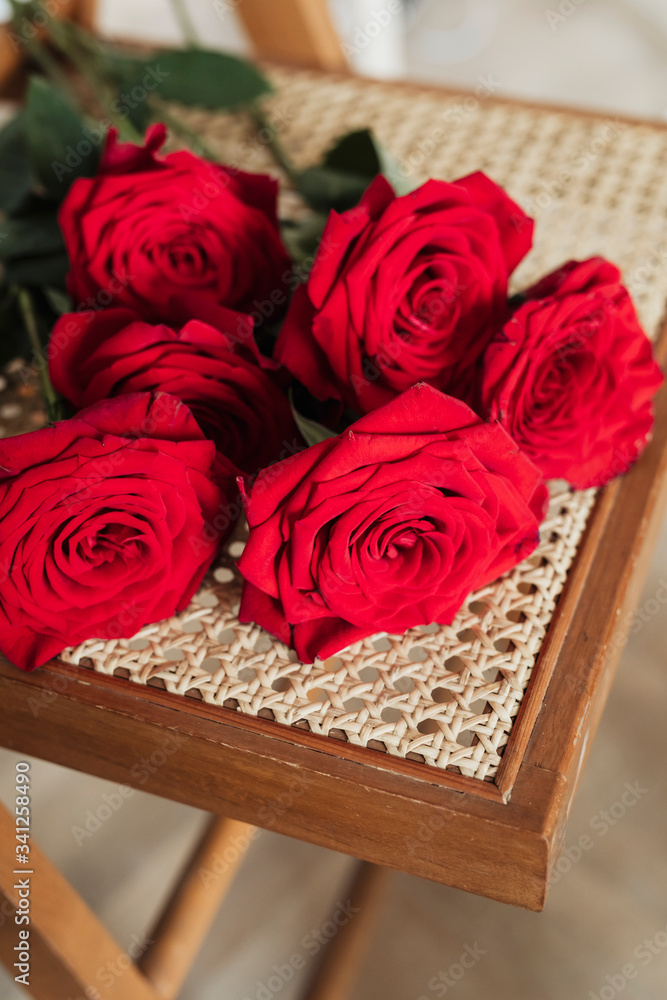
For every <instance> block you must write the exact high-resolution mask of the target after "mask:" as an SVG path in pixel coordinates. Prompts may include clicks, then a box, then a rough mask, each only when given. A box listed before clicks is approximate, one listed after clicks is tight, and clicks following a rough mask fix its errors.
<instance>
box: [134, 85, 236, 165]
mask: <svg viewBox="0 0 667 1000" xmlns="http://www.w3.org/2000/svg"><path fill="white" fill-rule="evenodd" d="M148 104H149V107H150V108H151V109H152V110H153V111H155V113H156V115H158V116H159V120H160V121H163V122H164V124H165V125H166V126H167V127H168V128H170V129H171V131H172V132H174V133H175V134H176V135H178V136H180V137H181V139H185V141H186V142H187V143H188V144H189V145H190V146H191V147H192V148H193V149H194V150H195V152H198V153H199V155H200V156H204V157H205V158H206V159H207V160H212V161H213V162H214V163H219V162H220V157H219V156H218V155H217V153H214V152H213V150H212V149H211V147H210V146H209V145H207V144H206V143H205V142H204V140H203V139H200V138H199V136H198V135H197V133H196V132H193V131H192V129H191V128H189V127H188V126H187V125H186V124H185V122H184V121H183V120H182V119H181V118H179V117H178V116H177V115H173V114H172V113H171V111H168V110H167V108H166V107H165V106H164V104H163V103H162V101H161V100H159V99H158V98H154V97H149V98H148Z"/></svg>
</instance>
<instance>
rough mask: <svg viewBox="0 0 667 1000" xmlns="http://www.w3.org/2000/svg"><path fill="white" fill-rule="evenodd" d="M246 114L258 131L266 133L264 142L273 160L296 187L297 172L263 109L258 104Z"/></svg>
mask: <svg viewBox="0 0 667 1000" xmlns="http://www.w3.org/2000/svg"><path fill="white" fill-rule="evenodd" d="M248 114H249V115H250V117H251V118H252V120H253V121H254V123H255V125H256V126H257V128H258V129H259V130H260V131H264V132H266V134H267V136H268V138H267V139H265V140H264V143H265V145H266V146H267V148H268V149H269V151H270V153H271V155H272V156H273V158H274V160H275V161H276V163H277V164H278V166H279V167H280V168H281V170H282V171H283V172H284V174H285V176H286V177H287V179H288V180H289V181H290V183H291V184H293V185H294V187H298V181H299V171H298V170H297V169H296V167H295V166H294V164H293V163H292V160H291V158H290V157H289V156H288V155H287V153H286V152H285V150H284V149H283V146H282V143H281V142H280V140H279V139H278V138H277V136H276V132H275V129H273V128H272V127H271V123H270V122H269V119H268V118H267V117H266V114H265V112H264V109H263V108H262V107H260V105H259V104H253V105H252V106H251V107H250V108H249V109H248Z"/></svg>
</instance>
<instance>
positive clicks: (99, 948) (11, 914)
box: [0, 803, 255, 1000]
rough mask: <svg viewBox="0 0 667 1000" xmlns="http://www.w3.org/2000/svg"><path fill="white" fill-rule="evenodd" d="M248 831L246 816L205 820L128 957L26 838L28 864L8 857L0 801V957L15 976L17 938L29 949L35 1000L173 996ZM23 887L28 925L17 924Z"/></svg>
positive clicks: (8, 828) (10, 848)
mask: <svg viewBox="0 0 667 1000" xmlns="http://www.w3.org/2000/svg"><path fill="white" fill-rule="evenodd" d="M254 836H255V828H254V827H252V826H248V825H247V824H246V823H239V822H237V821H236V820H232V819H225V818H222V817H217V816H214V817H212V818H211V820H210V822H209V825H208V827H207V829H206V831H205V833H204V835H203V837H202V839H201V840H200V842H199V845H198V846H197V848H196V849H195V851H194V853H193V855H192V856H191V857H190V859H189V861H188V862H187V864H186V866H185V868H184V871H183V874H182V875H181V877H180V879H179V880H178V883H177V884H176V887H175V889H174V891H173V893H172V895H171V898H170V900H169V902H168V904H167V906H166V907H165V909H164V911H163V913H162V915H161V916H160V918H159V920H158V922H157V925H156V927H155V929H154V931H153V933H152V934H151V935H149V940H150V941H151V944H150V946H149V948H148V949H147V950H146V951H145V952H144V954H143V956H142V957H141V959H140V961H139V963H138V964H135V963H134V961H132V958H131V957H130V956H129V955H127V954H125V953H124V951H123V949H122V948H121V947H120V945H118V944H117V943H116V942H115V941H114V939H113V938H112V936H111V935H110V934H109V932H108V931H107V930H106V928H105V927H104V926H103V925H102V924H101V923H100V921H99V920H98V919H97V917H96V916H95V914H94V913H93V912H92V910H90V909H89V907H88V906H87V905H86V904H85V903H84V901H83V900H82V899H81V897H80V896H79V895H78V894H77V893H76V892H75V891H74V889H73V888H72V887H71V886H70V884H69V883H68V882H67V881H66V880H65V879H64V878H63V876H62V875H61V874H60V873H59V872H58V871H57V869H56V868H54V866H53V865H52V864H51V862H50V861H49V859H48V858H47V857H46V856H45V855H44V854H42V852H41V851H40V850H39V848H38V847H37V846H36V845H35V844H34V842H33V841H30V854H29V859H30V864H29V866H28V865H21V864H20V862H18V861H17V860H16V858H17V855H18V852H17V851H16V846H17V841H16V822H15V819H14V817H13V816H12V815H11V814H10V813H9V811H8V810H7V809H6V808H5V806H4V805H2V803H0V961H1V962H2V964H3V965H4V966H5V967H6V968H7V970H8V971H9V972H10V974H11V975H12V976H13V977H15V976H17V975H19V974H20V972H21V971H22V970H21V969H19V968H17V967H15V965H14V963H15V962H17V961H18V960H19V956H20V953H19V950H18V949H17V946H19V945H21V946H22V947H23V948H24V949H25V950H26V951H27V952H28V953H29V955H30V958H29V963H28V964H29V966H30V971H29V976H28V980H29V983H28V992H29V993H30V995H31V996H33V997H35V1000H74V998H83V997H85V998H87V1000H173V998H174V997H175V996H176V994H177V993H178V991H179V989H180V987H181V985H182V983H183V980H184V979H185V977H186V975H187V972H188V969H189V968H190V965H191V964H192V961H193V959H194V957H195V955H196V954H197V952H198V951H199V948H200V946H201V944H202V942H203V940H204V938H205V937H206V934H207V932H208V930H209V927H210V925H211V923H212V921H213V919H214V917H215V915H216V913H217V912H218V909H219V907H220V903H221V902H222V899H223V897H224V895H225V893H226V891H227V889H228V887H229V885H230V883H231V881H232V879H233V877H234V874H235V872H236V870H237V869H238V867H239V865H240V863H241V861H242V860H243V857H244V856H245V854H246V852H247V850H248V847H249V846H250V843H251V842H252V840H253V837H254ZM19 869H23V870H19ZM28 892H29V896H26V898H29V901H30V912H29V917H30V924H29V925H28V924H21V923H19V924H17V923H16V921H15V918H16V915H17V914H18V913H21V907H22V906H25V903H23V904H22V901H21V896H22V895H24V896H25V895H26V893H28ZM22 929H28V930H29V939H28V941H29V944H28V947H27V948H25V939H21V938H19V931H20V930H22Z"/></svg>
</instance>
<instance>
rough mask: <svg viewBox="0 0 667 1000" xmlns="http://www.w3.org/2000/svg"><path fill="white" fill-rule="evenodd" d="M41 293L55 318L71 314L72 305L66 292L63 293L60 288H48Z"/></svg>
mask: <svg viewBox="0 0 667 1000" xmlns="http://www.w3.org/2000/svg"><path fill="white" fill-rule="evenodd" d="M42 292H43V294H44V298H45V299H46V301H47V302H48V304H49V306H50V307H51V309H53V311H54V313H55V314H56V316H63V315H64V314H65V313H68V312H72V310H73V308H74V305H73V303H72V300H71V299H70V297H69V295H68V294H67V292H63V291H62V289H61V288H50V287H49V288H42Z"/></svg>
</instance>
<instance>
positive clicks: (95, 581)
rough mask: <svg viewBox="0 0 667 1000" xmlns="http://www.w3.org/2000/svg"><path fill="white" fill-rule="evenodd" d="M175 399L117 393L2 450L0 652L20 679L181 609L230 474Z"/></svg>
mask: <svg viewBox="0 0 667 1000" xmlns="http://www.w3.org/2000/svg"><path fill="white" fill-rule="evenodd" d="M235 471H236V470H234V468H233V467H232V466H231V465H230V463H229V462H227V461H226V460H224V459H222V458H220V457H219V456H217V457H216V452H215V447H214V446H213V444H212V443H211V442H210V441H206V440H205V439H204V437H203V435H202V432H201V431H200V429H199V427H198V426H197V424H196V423H195V421H194V418H193V417H192V415H191V413H190V411H189V410H188V409H187V407H185V406H184V405H183V403H181V402H180V400H177V399H175V398H174V397H173V396H167V395H164V394H161V393H160V394H156V395H150V394H149V393H143V394H137V395H132V396H123V397H121V398H119V399H114V400H107V401H105V402H103V403H98V404H97V405H96V406H92V407H90V408H89V409H87V410H83V411H82V412H81V413H80V414H79V415H78V416H77V417H75V418H73V419H72V420H63V421H61V422H60V423H57V424H55V425H54V426H53V427H48V428H46V429H44V430H39V431H33V432H32V433H30V434H21V435H19V436H17V437H12V438H7V439H6V440H4V441H0V571H1V572H2V576H3V583H2V587H0V650H2V652H3V653H4V654H5V655H6V656H7V657H8V658H9V659H10V660H11V661H12V662H13V663H15V664H16V665H17V666H19V667H22V668H23V669H24V670H32V669H33V668H34V667H36V666H39V665H40V664H42V663H45V662H46V660H48V659H49V658H50V657H51V656H54V655H55V654H57V653H59V652H60V651H61V650H62V649H63V648H64V647H65V646H69V645H73V644H75V643H78V642H82V641H83V640H84V639H89V638H93V637H94V638H98V639H117V638H119V637H120V636H126V637H127V636H131V635H134V634H135V632H137V630H138V629H139V628H141V626H142V625H146V624H147V623H149V622H154V621H160V620H161V619H162V618H167V617H169V616H170V615H173V614H174V613H175V612H177V611H181V610H182V609H183V608H185V607H186V606H187V604H188V603H189V601H190V598H191V597H192V595H193V594H194V592H195V591H196V589H197V587H198V586H199V583H200V582H201V579H202V577H203V575H204V573H205V572H206V570H207V569H208V567H209V565H210V563H211V561H212V559H213V557H214V556H215V554H216V552H217V549H218V545H219V543H220V541H221V540H222V538H223V537H224V534H223V532H224V527H226V526H230V520H231V519H230V517H229V516H228V514H229V512H230V511H232V510H233V509H234V507H235V497H236V489H235V486H234V473H235Z"/></svg>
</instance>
